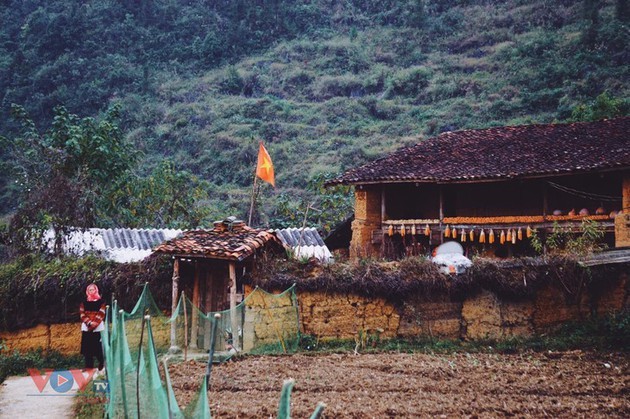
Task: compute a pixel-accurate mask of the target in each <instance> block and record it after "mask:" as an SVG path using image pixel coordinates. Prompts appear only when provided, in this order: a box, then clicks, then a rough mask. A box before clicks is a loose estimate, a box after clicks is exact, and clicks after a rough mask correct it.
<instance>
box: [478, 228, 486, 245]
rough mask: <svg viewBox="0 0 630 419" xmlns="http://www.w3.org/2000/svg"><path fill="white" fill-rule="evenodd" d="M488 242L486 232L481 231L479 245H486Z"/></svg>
mask: <svg viewBox="0 0 630 419" xmlns="http://www.w3.org/2000/svg"><path fill="white" fill-rule="evenodd" d="M485 242H486V232H485V231H483V229H482V230H481V233H479V243H485Z"/></svg>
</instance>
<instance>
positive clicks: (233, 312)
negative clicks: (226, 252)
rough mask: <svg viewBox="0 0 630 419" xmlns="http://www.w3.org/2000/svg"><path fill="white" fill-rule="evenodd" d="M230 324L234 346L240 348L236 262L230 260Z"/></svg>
mask: <svg viewBox="0 0 630 419" xmlns="http://www.w3.org/2000/svg"><path fill="white" fill-rule="evenodd" d="M229 270H230V324H231V327H232V346H233V347H234V349H236V350H237V351H238V350H240V346H239V344H238V343H239V342H238V323H239V322H238V318H237V313H236V264H235V263H234V262H230V267H229Z"/></svg>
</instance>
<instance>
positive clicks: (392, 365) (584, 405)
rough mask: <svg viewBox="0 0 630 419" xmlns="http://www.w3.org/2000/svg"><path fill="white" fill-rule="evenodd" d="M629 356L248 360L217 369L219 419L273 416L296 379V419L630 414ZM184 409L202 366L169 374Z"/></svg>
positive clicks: (214, 386) (214, 389)
mask: <svg viewBox="0 0 630 419" xmlns="http://www.w3.org/2000/svg"><path fill="white" fill-rule="evenodd" d="M629 360H630V357H629V356H628V354H627V353H593V352H583V351H570V352H543V353H535V352H526V353H521V354H508V355H505V354H493V353H470V354H468V353H457V354H449V355H437V354H436V355H428V354H417V353H416V354H406V353H389V354H361V355H354V354H330V355H312V356H311V355H307V354H298V355H291V356H261V357H246V358H242V359H240V360H237V361H230V362H227V363H225V364H222V365H218V366H215V367H214V368H213V372H212V380H211V390H210V391H209V393H208V397H209V400H210V408H211V411H212V415H213V417H214V418H236V417H238V418H268V417H275V416H276V414H277V409H278V401H279V396H280V389H281V387H282V383H283V381H284V380H285V379H287V378H293V379H295V381H296V384H295V387H294V390H293V393H292V399H291V400H292V403H291V406H292V407H291V413H292V417H295V418H307V417H309V416H310V414H311V413H312V411H313V409H314V408H315V405H316V404H317V402H319V401H322V402H324V403H326V406H327V407H326V410H325V415H324V417H327V418H384V417H397V418H400V417H429V416H430V417H440V416H443V417H505V416H512V415H515V416H518V417H589V418H594V417H625V418H627V417H630V371H629ZM170 373H171V378H172V379H173V383H174V386H175V393H176V397H177V399H178V401H179V402H180V405H184V406H185V405H186V404H187V403H188V401H189V400H190V399H191V398H192V397H193V396H194V393H195V391H196V389H197V388H198V387H197V385H198V383H199V382H200V379H201V377H202V376H203V374H204V373H205V364H203V363H200V362H194V361H188V362H185V363H181V364H178V365H173V366H171V368H170Z"/></svg>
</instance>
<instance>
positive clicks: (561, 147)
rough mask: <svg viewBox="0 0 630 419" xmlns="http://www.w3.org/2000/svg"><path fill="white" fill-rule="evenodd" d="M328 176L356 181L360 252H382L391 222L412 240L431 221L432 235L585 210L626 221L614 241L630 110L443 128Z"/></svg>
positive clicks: (609, 220)
mask: <svg viewBox="0 0 630 419" xmlns="http://www.w3.org/2000/svg"><path fill="white" fill-rule="evenodd" d="M329 184H347V185H354V186H355V219H354V221H353V224H352V243H351V249H350V251H351V255H354V256H357V255H359V254H360V253H362V252H366V253H370V252H380V251H381V250H382V249H380V246H381V243H383V240H384V239H385V236H387V233H390V234H391V233H392V232H393V234H394V235H397V234H398V235H401V236H402V237H403V238H404V237H406V239H404V240H403V241H406V240H409V239H410V238H411V237H414V236H417V237H418V238H420V236H421V234H420V233H421V232H424V231H427V232H429V231H430V232H431V234H435V237H434V238H433V239H434V240H433V243H435V242H436V240H439V241H443V240H444V239H443V237H444V234H443V233H444V231H445V229H446V227H455V229H456V231H458V232H461V231H466V232H469V231H471V230H472V231H473V235H474V234H475V233H476V234H479V233H480V232H481V231H482V230H483V229H484V228H485V229H486V231H487V229H488V228H495V229H497V230H496V231H499V230H501V231H507V232H510V231H514V229H518V228H521V227H525V226H529V225H532V227H534V228H538V227H539V228H549V226H550V225H551V223H553V222H554V221H556V222H565V223H571V222H574V224H579V223H580V222H581V221H582V220H583V219H587V218H588V217H590V218H588V219H595V220H598V221H601V222H602V225H603V226H604V227H605V228H606V229H608V231H610V232H612V231H615V229H617V228H619V229H621V230H619V232H618V233H617V232H615V234H616V235H617V237H616V240H617V246H620V245H621V246H627V245H630V235H629V234H628V232H627V231H630V230H628V229H627V226H628V223H630V219H629V218H628V217H629V216H630V215H629V214H628V213H629V212H630V117H623V118H616V119H610V120H602V121H596V122H581V123H571V124H535V125H522V126H505V127H495V128H488V129H476V130H462V131H455V132H446V133H443V134H440V135H438V136H437V137H434V138H430V139H427V140H424V141H422V142H420V143H418V144H416V145H414V146H411V147H407V148H403V149H400V150H398V151H396V152H395V153H393V154H391V155H389V156H385V157H383V158H380V159H378V160H375V161H373V162H370V163H368V164H365V165H363V166H360V167H357V168H354V169H350V170H348V171H347V172H345V173H343V174H342V175H341V176H339V177H338V178H336V179H334V180H333V181H331V182H329ZM572 209H573V210H575V215H574V214H573V211H571V210H572ZM580 210H584V211H582V214H581V215H580V214H579V213H580ZM624 212H625V213H626V214H623V213H624ZM554 213H555V214H554ZM617 213H620V214H621V217H619V220H615V221H613V219H614V216H615V214H617ZM554 217H556V218H554ZM617 224H619V226H617ZM411 233H414V234H411ZM438 234H439V235H440V236H438ZM440 237H442V238H440ZM457 239H458V240H459V239H460V237H457ZM462 239H466V237H462Z"/></svg>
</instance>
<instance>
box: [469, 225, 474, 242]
mask: <svg viewBox="0 0 630 419" xmlns="http://www.w3.org/2000/svg"><path fill="white" fill-rule="evenodd" d="M468 238H469V239H470V241H471V242H472V241H475V230H473V229H472V228H471V229H470V233H468Z"/></svg>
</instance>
